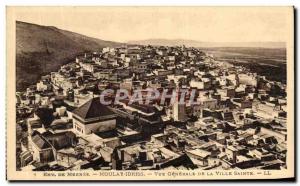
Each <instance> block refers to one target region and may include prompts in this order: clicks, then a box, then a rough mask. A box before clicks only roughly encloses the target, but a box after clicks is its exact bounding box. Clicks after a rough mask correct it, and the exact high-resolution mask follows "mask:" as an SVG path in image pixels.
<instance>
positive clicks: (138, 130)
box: [6, 6, 295, 181]
mask: <svg viewBox="0 0 300 186" xmlns="http://www.w3.org/2000/svg"><path fill="white" fill-rule="evenodd" d="M6 66H7V97H6V104H7V118H6V121H7V122H6V125H7V131H6V136H7V155H6V159H7V167H6V171H7V179H8V180H114V181H116V180H149V181H153V180H252V179H255V180H257V179H293V178H294V177H295V175H294V173H295V165H294V162H295V157H294V153H295V151H294V150H295V149H294V147H295V141H294V140H295V136H294V135H295V132H294V129H295V124H294V8H293V7H99V6H95V7H71V6H70V7H67V6H65V7H64V6H62V7H24V6H23V7H7V61H6Z"/></svg>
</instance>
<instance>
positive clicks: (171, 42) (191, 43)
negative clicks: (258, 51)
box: [127, 38, 285, 48]
mask: <svg viewBox="0 0 300 186" xmlns="http://www.w3.org/2000/svg"><path fill="white" fill-rule="evenodd" d="M127 43H129V44H137V45H156V46H178V45H185V46H187V47H200V48H214V47H253V48H285V42H205V41H196V40H189V39H160V38H158V39H145V40H132V41H128V42H127Z"/></svg>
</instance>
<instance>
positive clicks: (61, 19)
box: [8, 7, 292, 42]
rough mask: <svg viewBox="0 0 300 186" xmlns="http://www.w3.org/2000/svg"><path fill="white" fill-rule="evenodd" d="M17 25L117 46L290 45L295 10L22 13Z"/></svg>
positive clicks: (81, 9) (123, 9)
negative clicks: (177, 42) (163, 42)
mask: <svg viewBox="0 0 300 186" xmlns="http://www.w3.org/2000/svg"><path fill="white" fill-rule="evenodd" d="M8 11H12V12H13V13H12V14H11V15H14V16H15V17H14V18H15V19H16V20H19V21H24V22H29V23H35V24H40V25H46V26H55V27H57V28H60V29H64V30H69V31H73V32H77V33H80V34H84V35H87V36H91V37H95V38H99V39H103V40H110V41H118V42H127V41H131V40H145V39H158V38H159V39H188V40H196V41H203V42H270V41H271V42H286V41H287V40H288V38H289V37H288V36H289V35H290V34H291V32H292V8H291V7H234V8H232V7H18V8H8Z"/></svg>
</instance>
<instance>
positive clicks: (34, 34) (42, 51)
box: [16, 21, 121, 91]
mask: <svg viewBox="0 0 300 186" xmlns="http://www.w3.org/2000/svg"><path fill="white" fill-rule="evenodd" d="M120 45H121V43H116V42H111V41H104V40H101V39H96V38H92V37H87V36H84V35H81V34H77V33H74V32H70V31H66V30H61V29H58V28H56V27H52V26H41V25H36V24H31V23H25V22H20V21H17V22H16V79H17V82H16V83H17V87H16V88H17V91H20V90H24V89H26V87H27V86H28V85H30V84H32V83H34V82H36V81H38V79H39V78H40V77H41V76H42V75H44V74H47V73H49V72H51V71H57V70H58V69H59V68H60V66H61V65H63V64H66V63H68V62H70V61H71V60H74V58H75V57H76V56H77V55H79V54H83V53H84V52H87V51H97V50H100V49H102V48H103V47H106V46H112V47H113V46H120Z"/></svg>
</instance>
